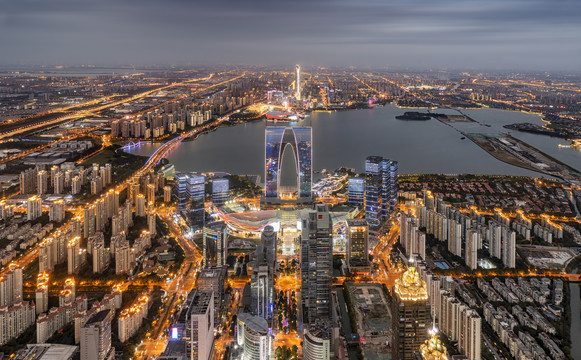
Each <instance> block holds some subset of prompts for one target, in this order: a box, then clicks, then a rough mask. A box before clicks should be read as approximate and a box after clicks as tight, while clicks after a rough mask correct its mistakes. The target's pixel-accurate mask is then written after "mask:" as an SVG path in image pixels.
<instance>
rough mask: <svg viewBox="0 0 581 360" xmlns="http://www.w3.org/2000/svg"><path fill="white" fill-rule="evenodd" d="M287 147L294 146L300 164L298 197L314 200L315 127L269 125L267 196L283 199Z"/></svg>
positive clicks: (298, 167)
mask: <svg viewBox="0 0 581 360" xmlns="http://www.w3.org/2000/svg"><path fill="white" fill-rule="evenodd" d="M287 146H290V147H291V149H292V151H293V153H294V158H295V159H296V162H297V163H296V169H297V189H298V191H297V192H298V197H299V198H311V197H312V192H311V186H312V176H313V169H312V164H311V155H312V128H310V127H282V126H281V127H278V126H268V127H266V131H265V176H264V180H265V197H267V198H268V197H270V198H277V197H278V196H279V190H280V174H281V169H282V156H283V154H284V150H285V149H286V147H287Z"/></svg>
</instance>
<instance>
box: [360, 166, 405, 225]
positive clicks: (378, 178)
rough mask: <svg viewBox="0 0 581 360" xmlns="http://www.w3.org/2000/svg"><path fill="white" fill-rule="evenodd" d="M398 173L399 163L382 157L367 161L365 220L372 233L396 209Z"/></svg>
mask: <svg viewBox="0 0 581 360" xmlns="http://www.w3.org/2000/svg"><path fill="white" fill-rule="evenodd" d="M397 171H398V163H397V161H391V160H389V159H384V158H383V157H381V156H369V157H367V159H366V160H365V218H366V219H367V222H368V223H369V228H370V230H371V231H376V230H377V229H378V228H379V226H380V225H381V223H383V221H385V219H386V218H387V217H388V216H389V215H390V214H391V213H392V212H393V210H394V209H395V206H396V204H397V188H398V185H397Z"/></svg>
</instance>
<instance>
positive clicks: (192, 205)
mask: <svg viewBox="0 0 581 360" xmlns="http://www.w3.org/2000/svg"><path fill="white" fill-rule="evenodd" d="M174 179H175V184H174V200H175V202H176V206H177V210H178V212H179V213H180V214H181V215H182V216H183V217H184V218H185V219H186V221H187V222H188V223H189V225H190V227H191V229H192V230H201V229H202V227H203V226H204V219H205V210H204V200H205V194H206V193H205V183H206V178H205V177H204V176H202V175H199V174H196V173H190V174H183V173H176V175H175V177H174Z"/></svg>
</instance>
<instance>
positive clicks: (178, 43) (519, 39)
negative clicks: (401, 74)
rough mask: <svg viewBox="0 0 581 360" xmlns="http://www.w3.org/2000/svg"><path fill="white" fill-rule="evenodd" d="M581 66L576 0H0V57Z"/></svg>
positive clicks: (580, 15)
mask: <svg viewBox="0 0 581 360" xmlns="http://www.w3.org/2000/svg"><path fill="white" fill-rule="evenodd" d="M295 63H301V64H303V66H309V65H327V66H336V65H337V66H344V65H355V66H360V67H382V68H383V67H387V68H391V69H410V70H414V69H441V68H446V69H451V70H452V69H467V70H474V69H481V70H483V71H485V70H517V71H526V70H546V71H564V72H579V69H580V65H579V64H581V1H580V0H546V1H545V0H431V1H427V0H399V1H393V0H382V1H381V0H380V1H356V0H352V1H343V0H313V1H303V0H298V1H291V0H289V1H276V0H271V1H263V0H213V1H195V0H98V1H85V0H0V64H5V65H6V64H14V65H16V64H55V65H57V64H58V65H61V64H62V65H76V64H111V65H113V64H116V65H120V64H141V65H153V64H179V65H184V64H256V65H284V66H286V65H289V64H295Z"/></svg>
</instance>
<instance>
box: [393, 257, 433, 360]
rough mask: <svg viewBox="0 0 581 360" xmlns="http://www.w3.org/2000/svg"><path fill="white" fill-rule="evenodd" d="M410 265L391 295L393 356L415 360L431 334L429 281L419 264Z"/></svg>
mask: <svg viewBox="0 0 581 360" xmlns="http://www.w3.org/2000/svg"><path fill="white" fill-rule="evenodd" d="M412 265H413V264H410V266H409V267H408V269H407V270H406V271H405V272H404V273H403V274H402V275H401V277H400V278H399V279H397V280H395V286H394V289H393V299H392V311H391V314H392V319H393V320H392V337H393V347H392V359H393V360H400V359H402V360H415V359H416V355H415V353H418V352H419V351H420V346H421V345H422V344H423V343H424V341H425V340H426V339H427V338H428V331H427V330H428V329H427V327H428V325H429V323H430V305H429V304H428V290H427V287H426V282H425V281H423V280H421V279H420V275H419V274H418V272H417V270H416V268H415V267H414V266H412Z"/></svg>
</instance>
